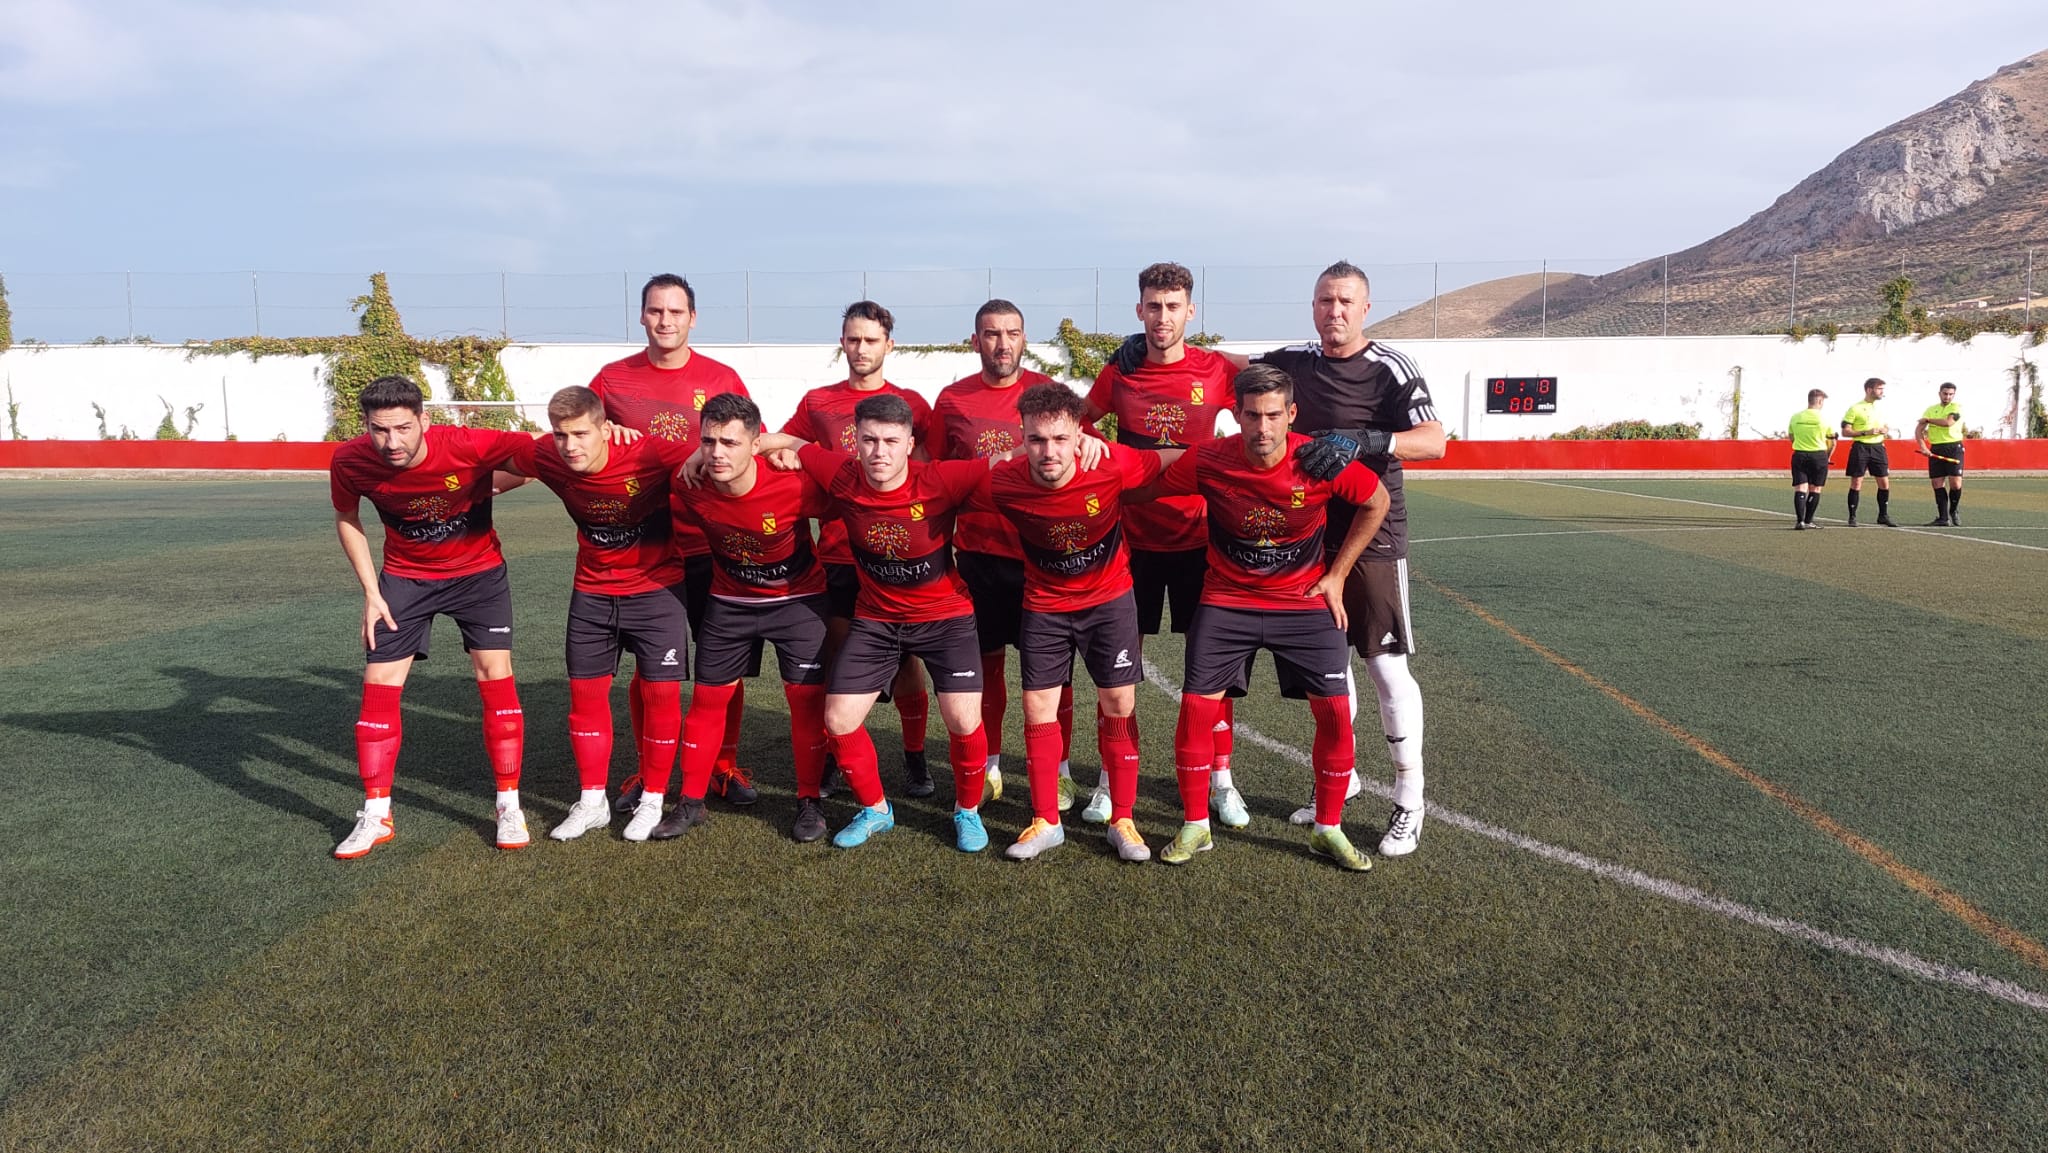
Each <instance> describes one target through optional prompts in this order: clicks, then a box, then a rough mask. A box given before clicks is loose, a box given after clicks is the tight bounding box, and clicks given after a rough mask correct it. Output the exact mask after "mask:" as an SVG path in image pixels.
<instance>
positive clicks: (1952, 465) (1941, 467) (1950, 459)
mask: <svg viewBox="0 0 2048 1153" xmlns="http://www.w3.org/2000/svg"><path fill="white" fill-rule="evenodd" d="M1927 454H1928V455H1927V475H1928V476H1931V477H1934V478H1935V479H1937V480H1938V479H1940V478H1942V477H1945V476H1961V475H1963V442H1962V441H1959V440H1958V441H1952V442H1950V443H1948V444H1930V445H1928V446H1927Z"/></svg>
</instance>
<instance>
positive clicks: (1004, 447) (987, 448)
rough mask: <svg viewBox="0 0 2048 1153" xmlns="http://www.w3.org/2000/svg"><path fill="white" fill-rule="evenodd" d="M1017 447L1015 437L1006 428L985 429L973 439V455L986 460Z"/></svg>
mask: <svg viewBox="0 0 2048 1153" xmlns="http://www.w3.org/2000/svg"><path fill="white" fill-rule="evenodd" d="M1016 447H1017V436H1016V434H1015V433H1013V432H1011V431H1010V430H1009V429H1007V428H985V429H982V430H981V435H979V436H977V437H975V438H974V455H976V456H978V457H980V458H982V459H983V460H987V459H988V458H989V457H992V456H1001V455H1003V454H1004V453H1006V452H1008V451H1010V450H1011V449H1013V448H1016Z"/></svg>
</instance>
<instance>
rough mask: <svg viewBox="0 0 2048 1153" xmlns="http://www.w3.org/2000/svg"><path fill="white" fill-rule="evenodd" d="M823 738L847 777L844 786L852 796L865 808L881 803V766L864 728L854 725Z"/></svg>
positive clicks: (873, 745)
mask: <svg viewBox="0 0 2048 1153" xmlns="http://www.w3.org/2000/svg"><path fill="white" fill-rule="evenodd" d="M826 742H827V744H828V745H829V746H830V747H831V749H832V756H833V759H835V760H837V761H838V762H839V771H840V772H841V773H842V774H844V775H845V777H846V787H847V788H849V789H852V790H853V799H854V800H856V801H859V802H860V803H861V804H863V805H865V806H867V807H868V808H873V807H875V806H876V805H879V804H881V803H882V769H881V766H880V765H879V764H878V763H877V758H876V756H875V742H874V740H873V739H872V738H870V737H869V736H868V731H867V730H866V729H855V730H853V731H852V732H850V733H841V734H840V735H838V736H836V737H835V736H832V735H831V734H829V733H828V734H826Z"/></svg>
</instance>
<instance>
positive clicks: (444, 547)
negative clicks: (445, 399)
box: [327, 424, 533, 580]
mask: <svg viewBox="0 0 2048 1153" xmlns="http://www.w3.org/2000/svg"><path fill="white" fill-rule="evenodd" d="M426 442H427V443H426V452H425V454H424V455H422V456H421V457H420V462H419V463H418V464H416V465H414V466H412V467H411V468H393V467H392V466H391V465H390V464H388V463H386V462H385V460H384V458H383V456H381V455H379V454H378V452H377V450H376V449H374V448H372V447H370V437H369V434H368V433H365V434H363V435H362V436H359V437H356V438H355V439H354V440H347V441H343V442H342V443H341V444H340V445H339V446H337V447H336V448H335V450H334V462H333V464H332V465H331V466H330V467H329V469H328V473H327V479H328V487H329V489H330V490H331V492H330V495H331V496H332V498H333V501H334V509H335V511H336V512H354V511H355V510H356V508H357V502H358V501H360V500H362V499H363V498H365V497H367V498H369V501H370V504H371V506H372V507H374V508H375V509H376V510H377V519H379V520H381V521H383V522H384V571H385V572H387V573H390V574H391V575H392V576H397V577H411V578H413V579H415V580H453V579H454V578H456V577H466V576H474V575H476V574H477V573H480V572H488V571H490V570H491V569H494V568H497V567H498V566H499V565H501V564H504V563H505V554H504V552H503V551H502V550H501V549H500V548H499V546H498V532H497V530H496V529H494V528H492V527H491V473H493V472H495V471H496V470H497V468H498V466H499V465H501V464H503V463H505V461H507V460H508V459H510V458H511V457H512V455H513V454H514V453H517V452H519V451H521V450H522V449H530V448H532V447H533V438H532V437H531V436H528V435H527V434H525V433H523V432H496V431H493V430H491V429H486V428H460V427H457V426H455V425H452V424H430V425H428V426H427V427H426Z"/></svg>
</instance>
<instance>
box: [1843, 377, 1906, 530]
mask: <svg viewBox="0 0 2048 1153" xmlns="http://www.w3.org/2000/svg"><path fill="white" fill-rule="evenodd" d="M1883 399H1884V381H1882V380H1879V379H1878V378H1876V377H1874V376H1873V377H1871V378H1870V379H1869V380H1866V381H1864V382H1863V399H1862V400H1859V401H1857V402H1856V403H1855V404H1852V405H1850V406H1849V411H1847V412H1845V413H1843V414H1842V439H1843V440H1846V441H1848V442H1849V467H1847V468H1845V469H1843V470H1842V471H1843V472H1845V473H1847V474H1848V476H1849V527H1850V528H1855V527H1856V506H1857V505H1858V504H1860V503H1861V502H1862V500H1863V477H1864V474H1866V473H1868V474H1869V475H1871V476H1874V477H1876V478H1877V523H1879V524H1882V525H1890V526H1892V527H1895V528H1896V527H1897V526H1898V523H1899V522H1897V521H1895V520H1893V519H1892V513H1891V508H1890V505H1891V501H1892V466H1891V462H1890V461H1889V460H1887V459H1886V457H1885V450H1884V437H1885V433H1886V432H1887V431H1889V430H1888V429H1887V428H1886V427H1885V423H1884V417H1882V416H1880V415H1878V412H1877V402H1878V401H1880V400H1883Z"/></svg>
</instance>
